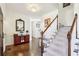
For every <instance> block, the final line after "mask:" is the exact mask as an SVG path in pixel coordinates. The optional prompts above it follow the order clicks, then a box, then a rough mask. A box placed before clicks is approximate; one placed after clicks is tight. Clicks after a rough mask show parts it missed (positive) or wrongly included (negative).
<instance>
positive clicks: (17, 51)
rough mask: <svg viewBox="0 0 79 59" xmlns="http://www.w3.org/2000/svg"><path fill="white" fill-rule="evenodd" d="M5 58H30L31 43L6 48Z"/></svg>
mask: <svg viewBox="0 0 79 59" xmlns="http://www.w3.org/2000/svg"><path fill="white" fill-rule="evenodd" d="M4 55H5V56H30V51H29V43H25V44H21V45H16V46H14V45H10V46H6V51H5V52H4Z"/></svg>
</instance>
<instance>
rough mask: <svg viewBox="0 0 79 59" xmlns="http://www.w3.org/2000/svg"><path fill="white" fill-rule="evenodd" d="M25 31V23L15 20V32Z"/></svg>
mask: <svg viewBox="0 0 79 59" xmlns="http://www.w3.org/2000/svg"><path fill="white" fill-rule="evenodd" d="M24 30H25V23H24V21H23V20H22V19H17V20H16V31H24Z"/></svg>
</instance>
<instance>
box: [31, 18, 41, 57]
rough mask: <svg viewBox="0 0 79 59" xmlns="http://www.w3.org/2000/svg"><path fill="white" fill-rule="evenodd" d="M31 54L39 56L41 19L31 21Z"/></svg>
mask: <svg viewBox="0 0 79 59" xmlns="http://www.w3.org/2000/svg"><path fill="white" fill-rule="evenodd" d="M30 36H31V37H30V38H31V40H30V41H31V42H30V43H31V55H33V56H40V55H41V49H40V44H39V43H40V36H41V21H40V20H38V19H37V20H34V21H31V35H30Z"/></svg>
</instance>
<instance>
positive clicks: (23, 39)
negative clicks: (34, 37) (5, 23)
mask: <svg viewBox="0 0 79 59" xmlns="http://www.w3.org/2000/svg"><path fill="white" fill-rule="evenodd" d="M22 43H29V35H22V36H19V35H18V34H14V45H18V44H22Z"/></svg>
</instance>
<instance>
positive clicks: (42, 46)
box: [41, 31, 44, 56]
mask: <svg viewBox="0 0 79 59" xmlns="http://www.w3.org/2000/svg"><path fill="white" fill-rule="evenodd" d="M43 51H44V45H43V31H42V32H41V56H43Z"/></svg>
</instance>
